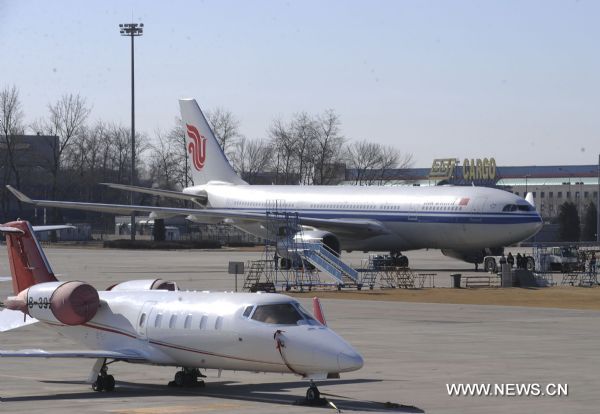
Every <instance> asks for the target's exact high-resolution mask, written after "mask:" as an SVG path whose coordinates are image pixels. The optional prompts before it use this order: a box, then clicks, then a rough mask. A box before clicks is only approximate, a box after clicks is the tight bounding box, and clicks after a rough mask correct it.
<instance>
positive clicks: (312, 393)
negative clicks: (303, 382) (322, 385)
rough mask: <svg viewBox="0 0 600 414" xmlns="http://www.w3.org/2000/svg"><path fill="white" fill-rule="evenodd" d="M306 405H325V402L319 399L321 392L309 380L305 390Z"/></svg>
mask: <svg viewBox="0 0 600 414" xmlns="http://www.w3.org/2000/svg"><path fill="white" fill-rule="evenodd" d="M305 402H306V404H308V405H326V404H327V400H326V399H325V398H322V397H321V392H320V391H319V389H318V388H317V386H316V384H315V383H314V382H313V381H312V380H311V381H310V385H309V387H308V389H307V390H306V400H305Z"/></svg>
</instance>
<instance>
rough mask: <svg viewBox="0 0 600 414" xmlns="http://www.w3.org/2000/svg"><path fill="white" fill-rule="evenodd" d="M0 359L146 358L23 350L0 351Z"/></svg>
mask: <svg viewBox="0 0 600 414" xmlns="http://www.w3.org/2000/svg"><path fill="white" fill-rule="evenodd" d="M0 358H92V359H98V358H108V359H117V360H121V361H147V358H145V357H143V356H141V355H138V354H135V353H133V352H118V351H88V350H83V351H44V350H43V349H23V350H20V351H4V350H0Z"/></svg>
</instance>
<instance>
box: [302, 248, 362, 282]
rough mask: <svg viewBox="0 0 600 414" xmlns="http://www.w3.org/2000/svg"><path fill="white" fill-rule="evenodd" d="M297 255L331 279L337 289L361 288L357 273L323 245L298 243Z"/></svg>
mask: <svg viewBox="0 0 600 414" xmlns="http://www.w3.org/2000/svg"><path fill="white" fill-rule="evenodd" d="M298 245H299V249H298V253H299V254H300V256H301V257H302V258H303V259H304V260H306V261H307V262H308V263H310V264H311V265H313V266H314V267H316V268H317V269H319V270H320V271H321V272H323V273H326V274H327V275H328V276H329V277H331V278H332V279H333V280H334V281H335V283H336V285H337V286H338V289H341V288H342V287H348V286H356V287H358V288H361V287H362V283H361V281H360V278H359V274H358V271H357V270H356V269H354V268H352V267H350V266H349V265H348V264H347V263H345V262H344V261H342V259H340V257H339V255H338V254H337V253H336V252H334V251H333V250H331V249H330V248H329V247H327V246H326V245H324V244H323V243H306V242H301V243H298Z"/></svg>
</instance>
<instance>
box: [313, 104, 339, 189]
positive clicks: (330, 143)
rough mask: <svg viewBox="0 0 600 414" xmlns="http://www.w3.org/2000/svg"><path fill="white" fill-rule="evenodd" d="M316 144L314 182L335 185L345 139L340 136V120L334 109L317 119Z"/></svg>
mask: <svg viewBox="0 0 600 414" xmlns="http://www.w3.org/2000/svg"><path fill="white" fill-rule="evenodd" d="M315 142H316V151H315V155H314V165H315V166H314V179H313V182H314V183H315V184H321V185H324V184H333V183H334V178H335V166H336V164H338V163H340V162H341V161H342V149H343V146H344V137H342V136H341V135H340V118H339V116H338V115H337V114H336V113H335V112H334V111H333V110H332V109H329V110H327V111H325V112H324V113H323V114H322V115H320V116H319V117H318V118H317V122H316V128H315Z"/></svg>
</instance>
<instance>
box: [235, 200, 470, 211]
mask: <svg viewBox="0 0 600 414" xmlns="http://www.w3.org/2000/svg"><path fill="white" fill-rule="evenodd" d="M234 205H235V206H238V207H250V208H253V207H259V208H266V207H265V204H264V203H261V202H253V201H236V202H234ZM294 207H295V204H293V203H291V204H288V205H282V206H278V208H294ZM309 208H312V209H337V210H341V209H348V210H377V209H379V210H389V211H394V210H396V211H397V210H405V209H406V208H407V207H406V206H402V205H391V204H386V205H380V206H377V205H376V204H310V205H309ZM420 208H421V210H425V211H459V210H462V209H463V206H461V205H456V204H454V203H433V202H428V203H424V204H423V205H421V207H420Z"/></svg>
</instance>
